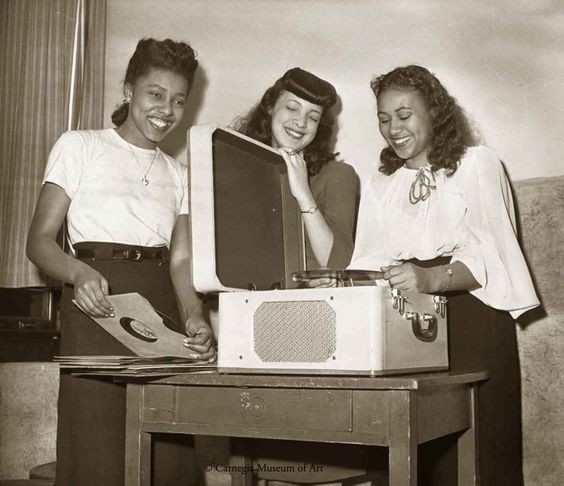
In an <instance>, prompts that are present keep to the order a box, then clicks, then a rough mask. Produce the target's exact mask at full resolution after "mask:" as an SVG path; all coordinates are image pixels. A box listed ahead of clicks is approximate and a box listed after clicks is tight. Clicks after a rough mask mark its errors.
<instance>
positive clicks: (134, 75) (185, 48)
mask: <svg viewBox="0 0 564 486" xmlns="http://www.w3.org/2000/svg"><path fill="white" fill-rule="evenodd" d="M197 68H198V61H197V60H196V53H195V52H194V50H193V49H192V48H191V47H190V46H189V45H188V44H186V43H185V42H175V41H173V40H171V39H165V40H163V41H158V40H156V39H141V40H140V41H139V42H138V43H137V47H136V48H135V52H134V53H133V56H131V59H130V60H129V64H128V65H127V71H126V72H125V81H124V84H134V83H135V81H137V79H139V78H140V77H141V76H144V75H145V74H147V73H148V72H149V71H150V70H151V69H162V70H166V71H172V72H173V73H176V74H179V75H181V76H182V77H183V78H184V79H186V81H187V82H188V86H191V85H192V81H194V75H195V74H196V69H197ZM128 113H129V105H128V103H126V102H124V103H122V104H121V105H119V106H118V108H117V109H116V110H115V111H114V112H113V113H112V122H113V123H114V125H116V126H117V127H119V126H120V125H122V124H123V123H124V122H125V120H126V119H127V115H128Z"/></svg>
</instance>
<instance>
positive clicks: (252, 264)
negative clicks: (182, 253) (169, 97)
mask: <svg viewBox="0 0 564 486" xmlns="http://www.w3.org/2000/svg"><path fill="white" fill-rule="evenodd" d="M188 159H189V161H190V162H189V186H190V190H189V193H190V227H191V245H192V269H193V280H194V286H195V288H196V290H198V291H199V292H218V291H229V290H249V289H253V290H255V289H256V290H269V289H274V288H282V289H284V288H291V287H296V286H297V285H298V284H297V283H296V282H294V281H293V280H292V272H295V271H299V270H303V269H304V256H303V255H304V253H303V236H302V230H301V222H300V214H299V210H298V207H297V204H296V201H295V199H294V197H293V196H292V193H291V191H290V186H289V183H288V175H287V170H286V164H285V162H284V159H283V158H282V156H281V155H280V154H279V153H278V151H276V150H274V149H272V148H271V147H269V146H267V145H264V144H262V143H260V142H257V141H255V140H253V139H251V138H249V137H246V136H244V135H242V134H240V133H238V132H235V131H232V130H229V129H227V128H220V127H218V126H217V125H213V124H211V125H199V126H194V127H192V128H191V129H190V130H189V157H188Z"/></svg>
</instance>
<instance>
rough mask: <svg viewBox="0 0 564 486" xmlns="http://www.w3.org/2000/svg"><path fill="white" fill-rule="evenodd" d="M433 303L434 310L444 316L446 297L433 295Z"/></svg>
mask: <svg viewBox="0 0 564 486" xmlns="http://www.w3.org/2000/svg"><path fill="white" fill-rule="evenodd" d="M433 304H434V305H435V312H436V313H437V314H440V315H441V317H444V316H445V315H446V305H447V298H446V297H444V296H442V295H433Z"/></svg>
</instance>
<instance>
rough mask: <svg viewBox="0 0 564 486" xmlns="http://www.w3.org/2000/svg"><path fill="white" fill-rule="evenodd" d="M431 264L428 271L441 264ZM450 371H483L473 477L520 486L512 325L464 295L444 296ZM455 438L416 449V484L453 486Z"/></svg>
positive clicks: (493, 485)
mask: <svg viewBox="0 0 564 486" xmlns="http://www.w3.org/2000/svg"><path fill="white" fill-rule="evenodd" d="M440 260H441V259H436V260H433V261H432V265H429V264H426V262H415V263H416V264H419V265H421V266H434V265H437V264H444V263H446V262H444V261H440ZM447 298H448V333H449V334H448V341H449V364H450V370H451V371H469V370H487V371H488V373H489V379H488V380H487V381H486V382H484V383H482V384H481V385H480V386H479V387H478V414H477V415H478V431H477V432H478V433H477V448H478V451H477V453H478V476H479V482H478V484H480V485H481V486H523V468H522V432H521V373H520V366H519V353H518V348H517V332H516V325H515V321H514V320H513V318H512V317H511V315H510V314H509V313H507V312H504V311H499V310H496V309H493V308H491V307H489V306H487V305H486V304H484V303H483V302H481V301H480V300H478V299H477V298H476V297H474V296H473V295H471V294H470V293H468V292H450V293H447ZM456 439H457V435H456V434H455V435H452V436H447V437H444V438H442V439H437V440H434V441H430V442H428V443H426V444H423V445H421V446H420V447H419V450H420V454H419V461H418V464H419V481H418V482H419V484H422V485H429V486H431V485H432V486H443V485H444V486H447V485H456V484H457V458H456Z"/></svg>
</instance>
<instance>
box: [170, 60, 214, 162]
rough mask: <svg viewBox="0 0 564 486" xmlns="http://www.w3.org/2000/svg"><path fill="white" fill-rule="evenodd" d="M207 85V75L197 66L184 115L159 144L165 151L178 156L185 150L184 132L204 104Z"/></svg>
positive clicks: (195, 118)
mask: <svg viewBox="0 0 564 486" xmlns="http://www.w3.org/2000/svg"><path fill="white" fill-rule="evenodd" d="M207 86H208V77H207V75H206V72H205V70H204V68H202V66H199V67H198V70H197V71H196V77H195V79H194V83H193V85H192V90H191V91H190V96H189V97H188V102H187V103H186V106H185V109H184V117H183V118H182V120H181V121H180V123H179V124H178V126H177V127H176V129H175V130H174V131H173V132H172V133H171V134H170V135H169V136H168V137H166V138H165V140H164V141H163V142H162V143H161V144H160V145H159V146H160V148H161V149H162V150H164V151H165V152H166V153H168V154H170V155H172V156H174V157H178V156H179V155H180V154H181V153H182V152H183V151H184V150H186V132H187V131H188V129H189V128H190V127H191V126H192V125H193V124H194V122H195V120H197V118H198V113H199V112H200V110H201V108H202V106H203V104H204V98H205V93H206V88H207Z"/></svg>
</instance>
